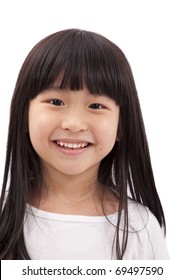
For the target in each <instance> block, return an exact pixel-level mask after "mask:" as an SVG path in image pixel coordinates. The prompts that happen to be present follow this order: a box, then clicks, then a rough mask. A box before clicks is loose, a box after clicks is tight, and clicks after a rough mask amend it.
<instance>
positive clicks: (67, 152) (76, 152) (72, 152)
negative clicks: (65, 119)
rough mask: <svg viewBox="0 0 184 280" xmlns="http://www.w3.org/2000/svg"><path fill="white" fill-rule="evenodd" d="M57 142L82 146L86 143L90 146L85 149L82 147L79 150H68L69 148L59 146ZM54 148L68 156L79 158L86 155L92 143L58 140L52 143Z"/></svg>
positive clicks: (76, 140) (77, 140)
mask: <svg viewBox="0 0 184 280" xmlns="http://www.w3.org/2000/svg"><path fill="white" fill-rule="evenodd" d="M57 141H60V142H64V143H72V144H81V143H86V144H88V145H87V146H85V147H83V148H82V147H81V148H77V149H73V148H67V147H64V146H59V145H58V144H57ZM52 142H53V144H54V146H55V147H56V149H57V150H58V151H59V152H60V153H62V154H64V155H66V156H79V155H81V154H83V153H85V152H86V151H87V150H88V149H89V148H90V146H91V145H92V143H90V142H88V141H86V140H82V139H80V140H79V139H57V140H54V141H52Z"/></svg>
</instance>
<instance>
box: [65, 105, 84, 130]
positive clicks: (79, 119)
mask: <svg viewBox="0 0 184 280" xmlns="http://www.w3.org/2000/svg"><path fill="white" fill-rule="evenodd" d="M61 128H62V129H63V130H68V131H71V132H72V133H77V132H80V131H85V130H87V129H88V124H87V120H85V116H84V114H83V113H82V112H79V111H75V110H74V111H73V112H70V113H68V114H66V115H65V116H64V118H62V120H61Z"/></svg>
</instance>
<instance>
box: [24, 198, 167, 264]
mask: <svg viewBox="0 0 184 280" xmlns="http://www.w3.org/2000/svg"><path fill="white" fill-rule="evenodd" d="M128 207H129V237H128V245H127V249H126V253H125V255H124V259H126V260H130V259H132V260H139V259H140V260H141V259H142V260H150V259H168V258H169V256H168V252H167V247H166V242H165V239H164V235H163V231H162V229H161V228H160V226H159V224H158V222H157V220H156V218H155V216H154V215H153V214H152V213H151V212H150V211H149V210H148V209H147V208H146V207H144V206H142V205H141V204H138V203H136V202H133V201H131V200H130V201H129V206H128ZM107 217H108V219H109V221H110V222H109V221H108V220H107V219H106V217H105V216H80V215H63V214H55V213H50V212H46V211H42V210H39V209H36V208H34V207H32V206H30V205H27V211H26V217H25V225H24V236H25V243H26V247H27V250H28V253H29V255H30V257H31V259H33V260H46V259H47V260H110V259H116V254H115V249H114V250H113V253H112V245H113V240H114V235H115V230H116V228H115V225H116V221H117V213H115V214H112V215H108V216H107ZM122 224H123V219H122ZM122 228H123V226H122ZM122 235H123V231H122V230H121V231H120V237H121V238H122Z"/></svg>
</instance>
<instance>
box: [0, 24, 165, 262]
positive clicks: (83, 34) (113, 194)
mask: <svg viewBox="0 0 184 280" xmlns="http://www.w3.org/2000/svg"><path fill="white" fill-rule="evenodd" d="M8 177H9V180H8ZM0 209H1V212H0V213H1V214H0V259H9V260H12V259H14V260H15V259H35V260H38V259H167V258H168V253H167V249H166V244H165V240H164V234H163V231H162V229H161V228H163V229H165V219H164V213H163V209H162V206H161V202H160V199H159V196H158V194H157V190H156V187H155V182H154V177H153V172H152V167H151V162H150V155H149V150H148V144H147V140H146V134H145V129H144V124H143V119H142V115H141V109H140V105H139V100H138V96H137V92H136V87H135V83H134V79H133V76H132V72H131V69H130V66H129V64H128V62H127V59H126V58H125V56H124V54H123V53H122V51H121V50H120V49H119V48H118V47H117V46H116V45H115V44H113V43H112V42H110V41H109V40H108V39H106V38H104V37H103V36H101V35H99V34H95V33H93V32H88V31H82V30H77V29H70V30H63V31H60V32H57V33H55V34H52V35H50V36H48V37H46V38H45V39H43V40H42V41H41V42H39V43H38V44H37V45H36V46H35V47H34V48H33V49H32V50H31V52H30V53H29V55H28V57H27V58H26V60H25V62H24V64H23V66H22V69H21V70H20V73H19V76H18V80H17V84H16V87H15V91H14V95H13V98H12V103H11V112H10V124H9V135H8V143H7V155H6V163H5V172H4V181H3V187H2V194H1V201H0Z"/></svg>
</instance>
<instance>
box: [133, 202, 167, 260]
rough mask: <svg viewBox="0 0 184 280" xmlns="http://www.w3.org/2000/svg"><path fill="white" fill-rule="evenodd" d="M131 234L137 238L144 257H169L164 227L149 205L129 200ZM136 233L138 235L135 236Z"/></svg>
mask: <svg viewBox="0 0 184 280" xmlns="http://www.w3.org/2000/svg"><path fill="white" fill-rule="evenodd" d="M128 210H129V211H128V213H129V234H130V236H131V235H132V237H131V238H132V240H133V239H134V240H135V239H136V240H137V244H138V246H139V247H140V251H141V250H142V253H143V258H148V259H149V258H151V259H168V258H169V256H168V251H167V246H166V240H165V236H164V233H163V229H162V228H161V227H160V224H159V223H158V221H157V219H156V217H155V216H154V215H153V213H152V212H151V211H150V210H149V209H148V207H146V206H144V205H142V204H140V203H137V202H135V201H133V200H131V199H130V200H129V203H128ZM135 234H136V237H135Z"/></svg>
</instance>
